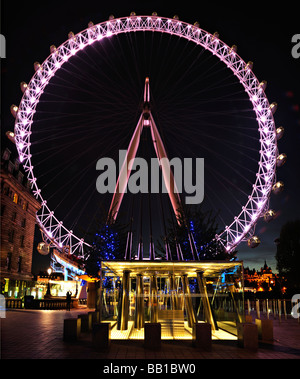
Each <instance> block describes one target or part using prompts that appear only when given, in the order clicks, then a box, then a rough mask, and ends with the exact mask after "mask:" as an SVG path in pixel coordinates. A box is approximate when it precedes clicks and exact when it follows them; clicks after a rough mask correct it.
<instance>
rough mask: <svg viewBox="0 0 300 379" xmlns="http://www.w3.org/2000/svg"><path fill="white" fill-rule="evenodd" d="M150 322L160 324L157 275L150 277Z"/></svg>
mask: <svg viewBox="0 0 300 379" xmlns="http://www.w3.org/2000/svg"><path fill="white" fill-rule="evenodd" d="M150 322H151V323H153V324H156V323H157V322H158V296H157V278H156V275H151V277H150Z"/></svg>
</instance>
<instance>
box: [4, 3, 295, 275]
mask: <svg viewBox="0 0 300 379" xmlns="http://www.w3.org/2000/svg"><path fill="white" fill-rule="evenodd" d="M3 3H4V4H3ZM198 3H199V2H195V1H185V2H181V3H176V2H174V4H173V2H168V1H163V2H162V1H136V2H134V1H131V2H130V1H126V2H124V1H122V2H119V1H110V2H107V3H102V2H99V1H89V2H82V3H78V2H74V3H73V2H61V1H55V0H53V1H51V2H50V1H49V2H42V3H41V2H36V1H28V2H18V4H15V3H12V2H8V1H5V2H2V4H1V33H2V34H3V35H5V37H6V41H7V59H5V60H2V62H1V63H2V75H1V79H2V86H1V108H2V109H1V128H2V133H1V136H2V138H3V135H4V134H5V132H6V131H8V130H12V129H13V119H12V118H11V115H10V111H9V107H10V105H11V104H13V103H15V104H18V103H19V101H20V99H21V92H20V90H19V84H20V82H21V81H26V82H29V80H30V78H31V76H32V75H33V63H34V62H35V61H40V62H43V61H44V59H46V57H47V56H48V55H49V47H50V45H52V44H55V45H56V46H59V45H60V44H61V43H63V42H64V41H65V40H66V38H67V35H68V33H69V32H70V31H71V30H72V31H73V32H74V33H75V34H76V33H77V32H79V31H81V30H83V29H85V28H86V27H87V24H88V22H89V21H91V20H92V21H93V22H94V23H95V24H96V23H99V22H103V21H105V20H107V19H108V16H109V15H110V14H114V16H115V17H123V16H126V15H129V14H130V12H131V11H135V12H136V13H137V14H140V15H147V14H151V13H152V12H153V11H156V12H157V13H158V14H159V15H161V16H164V17H173V16H174V15H175V14H178V15H179V17H180V19H181V20H182V21H186V22H189V23H194V22H195V21H198V22H199V24H200V27H201V28H202V29H204V30H207V31H209V32H211V33H214V32H215V31H218V32H219V34H220V38H221V39H222V40H223V41H224V42H225V43H227V44H228V45H230V46H231V45H233V44H236V45H237V46H238V49H239V50H238V53H239V54H240V56H241V57H242V58H243V59H244V60H245V61H246V62H247V61H249V60H251V61H253V62H254V72H255V74H256V76H257V77H258V78H259V80H266V81H267V82H268V89H267V95H268V98H269V100H270V102H273V101H276V102H277V103H278V104H279V107H278V111H277V112H276V115H275V121H276V124H277V126H284V127H285V129H286V134H285V137H284V139H283V140H282V141H280V143H279V149H280V152H285V153H286V154H287V155H288V159H289V160H288V164H287V165H286V166H284V167H283V168H281V169H279V171H278V180H282V181H284V182H285V185H286V190H285V192H284V194H283V195H281V196H280V197H274V196H272V197H271V205H270V207H271V208H272V209H274V210H276V211H278V214H279V217H278V218H277V219H276V220H275V221H274V222H272V223H271V224H265V223H264V222H262V221H261V222H259V224H258V225H257V229H256V233H257V235H259V236H260V237H261V240H262V243H261V246H260V247H259V248H257V249H256V250H249V249H248V247H247V246H246V245H245V244H242V245H240V246H239V254H238V258H239V259H241V260H244V261H245V265H246V266H250V267H251V268H253V267H255V268H257V269H259V268H260V267H262V266H263V264H264V260H267V263H268V264H269V265H270V266H271V267H272V268H273V270H275V268H276V261H275V258H274V255H275V252H276V247H275V245H274V240H275V239H276V238H277V237H278V236H279V233H280V229H281V227H282V225H283V224H284V223H285V222H286V221H289V220H293V219H296V218H299V217H300V205H299V199H298V193H299V185H300V179H299V164H300V159H299V143H300V110H299V107H300V100H299V99H300V86H299V83H300V59H298V60H297V59H294V58H293V57H292V55H291V49H292V43H291V40H292V36H293V35H294V34H297V33H298V34H299V33H300V29H299V20H298V18H297V12H296V11H295V9H293V7H292V6H291V5H283V3H282V4H280V5H279V6H278V5H276V6H274V5H269V6H266V5H264V6H263V8H261V2H260V3H259V2H249V3H245V2H243V3H240V4H241V5H238V4H236V3H234V4H233V3H232V2H230V4H232V5H228V4H227V3H228V2H222V3H221V4H222V5H220V3H218V2H211V5H205V7H204V8H203V7H201V8H200V7H199V5H198ZM201 3H203V2H201ZM269 4H272V3H269ZM273 8H274V9H273ZM119 42H122V39H121V38H120V39H119ZM162 43H164V42H162ZM180 43H181V42H179V45H178V48H179V49H181V45H180ZM123 46H124V45H123ZM103 53H105V51H104V52H103ZM116 57H117V56H116ZM92 59H93V60H94V61H95V60H96V56H94V57H92ZM109 59H112V57H110V58H109ZM168 59H171V58H170V57H165V64H166V66H165V67H167V68H168V67H169V66H168V65H170V64H171V61H170V60H168ZM192 59H193V55H192V53H191V60H192ZM185 62H186V65H187V67H190V66H189V65H190V64H191V63H189V61H188V60H186V61H185ZM97 64H98V63H97ZM99 64H100V63H99ZM116 67H118V66H115V68H116ZM120 67H121V66H120ZM145 67H147V61H146V63H145ZM203 67H205V66H202V69H203ZM93 69H94V68H91V70H90V72H89V74H91V75H93V74H94V72H93ZM165 73H168V69H166V72H165ZM165 73H164V72H162V73H161V76H163V75H165ZM195 73H196V71H195V70H194V71H193V70H191V75H193V74H195ZM69 74H70V75H71V74H72V73H70V72H69ZM155 74H156V73H155V72H154V73H153V75H154V77H155ZM143 75H144V72H139V73H138V75H137V81H136V82H133V83H131V85H132V87H131V91H132V96H127V94H126V90H128V88H127V89H126V85H127V82H126V75H125V72H124V75H122V78H123V79H124V80H123V82H122V80H121V81H120V89H119V90H118V91H119V92H117V91H116V92H115V93H113V94H112V96H115V99H116V101H115V104H114V106H113V107H112V108H111V112H113V113H114V114H115V115H117V117H118V118H121V119H122V120H123V122H124V123H125V122H127V123H129V122H131V123H132V125H131V127H132V128H134V127H135V124H134V123H135V117H136V113H135V112H133V113H131V114H129V113H128V112H127V111H126V109H127V108H130V109H131V110H132V108H133V107H134V104H135V102H136V103H137V104H138V101H139V96H141V95H142V93H140V92H139V91H140V88H142V86H141V83H142V81H143V80H144V76H143ZM158 77H159V76H158ZM131 78H132V76H131ZM66 79H67V80H68V78H67V77H62V78H61V80H62V81H63V80H66ZM191 79H192V78H191V77H190V78H189V80H190V81H192V80H191ZM70 80H71V79H69V81H70ZM215 80H216V81H218V80H220V79H219V78H218V76H215ZM197 83H198V82H197V80H196V79H195V86H196V85H197ZM199 83H200V82H199ZM57 84H62V82H57ZM77 84H78V85H80V82H78V83H77ZM107 85H108V83H107ZM103 86H105V83H104V84H103ZM91 89H92V88H91ZM152 90H153V92H154V95H155V100H156V101H157V103H158V106H157V107H156V109H155V111H156V113H157V118H158V119H159V117H160V120H161V123H162V124H163V123H164V121H165V120H166V119H168V116H169V115H171V114H172V111H173V109H174V104H173V103H172V104H170V103H168V101H167V99H166V98H164V94H163V87H162V86H160V85H159V84H158V83H157V82H156V83H153V88H152ZM51 95H53V96H54V95H55V93H54V92H53V93H52V94H50V95H49V98H48V99H47V98H45V101H44V104H42V105H41V107H42V108H41V111H42V112H44V113H43V114H44V115H46V116H45V117H44V121H43V122H44V124H43V125H44V126H45V131H47V123H45V120H46V119H47V112H51V110H49V109H50V108H49V106H52V112H54V110H55V108H53V107H55V103H52V105H49V104H50V102H51ZM72 95H74V96H76V94H74V93H72ZM68 96H69V95H68ZM78 96H81V95H80V94H79V95H78ZM118 96H119V98H118ZM207 96H208V94H207ZM77 100H78V102H80V97H78V98H77ZM173 100H174V102H175V104H176V102H177V103H178V104H179V98H177V99H176V98H174V99H173ZM239 100H240V101H243V98H242V99H239ZM107 101H109V99H108V100H107ZM119 103H121V104H122V106H121V107H120V104H119ZM190 104H191V103H190ZM172 106H173V109H172ZM43 107H44V108H43ZM182 108H183V107H182ZM176 109H178V111H177V113H176V112H175V113H176V114H175V116H176V117H177V119H178V120H179V121H180V122H182V123H183V116H184V109H182V113H180V107H177V108H176ZM85 111H87V109H85ZM61 112H63V110H61ZM117 112H118V113H117ZM136 112H138V107H137V110H136ZM153 112H154V111H153ZM164 112H165V113H164ZM194 115H195V116H196V113H194ZM175 116H174V114H173V117H175ZM192 119H193V109H192V108H191V109H189V118H188V120H189V121H190V122H191V123H192ZM41 122H42V121H41ZM91 122H92V121H91ZM158 122H159V121H158ZM226 122H228V123H230V122H231V120H229V119H228V120H227V121H226V120H224V123H226ZM249 122H250V121H249ZM179 126H180V125H179ZM165 127H166V128H167V127H168V126H167V125H166V126H165ZM249 127H251V125H249ZM48 128H49V125H48ZM57 128H58V126H57ZM162 128H163V126H162ZM191 128H192V126H191ZM48 130H49V129H48ZM130 130H131V133H132V129H130ZM130 130H129V132H130ZM170 130H171V129H170ZM174 130H175V129H174ZM191 130H192V129H191ZM166 131H167V130H166ZM129 132H127V131H126V130H125V129H123V130H121V131H120V134H118V142H120V143H119V145H117V149H119V148H120V147H121V146H126V144H127V145H128V142H127V140H128V136H130V133H129ZM41 133H42V132H41ZM111 133H113V129H111ZM228 133H229V132H228ZM228 133H227V134H226V135H227V136H230V134H228ZM53 135H54V131H53ZM226 135H224V136H221V138H223V137H224V138H225V137H226ZM219 137H220V136H219ZM33 138H34V137H33ZM81 138H83V137H81ZM106 138H107V139H109V138H110V137H109V136H108V135H106ZM126 138H127V139H126ZM197 138H199V139H200V136H199V135H198V136H197ZM249 138H250V137H249ZM42 139H43V134H40V135H36V140H35V141H36V143H37V142H38V141H39V143H40V144H39V145H36V146H39V147H37V149H38V148H39V149H41V150H44V151H46V148H45V146H46V145H47V141H46V142H45V144H46V145H43V142H42ZM121 140H122V141H123V143H124V145H122V144H121ZM249 140H250V139H249ZM249 140H247V139H246V140H241V141H240V143H241V144H246V143H247V142H249ZM168 141H169V144H170V145H171V146H168V149H169V150H170V151H171V152H172V148H173V147H174V155H175V154H176V153H178V154H179V155H180V154H182V156H183V155H184V149H182V150H181V152H179V151H180V148H179V147H178V149H177V148H175V147H176V146H178V145H176V140H175V139H174V140H172V137H170V139H169V140H168ZM172 141H174V143H173V142H172ZM184 141H185V142H184V143H188V142H187V140H184ZM196 141H197V140H195V141H193V142H196ZM202 141H203V140H202ZM177 142H178V141H177ZM61 143H63V142H61ZM184 143H183V145H184ZM204 143H205V142H203V144H204ZM249 143H250V142H249ZM103 144H104V145H105V141H103ZM199 144H200V141H199ZM104 145H103V146H102V145H98V148H99V149H100V148H101V149H104ZM63 146H64V145H63V144H62V145H61V148H63ZM184 146H186V145H184ZM91 147H92V144H91V145H90V148H91ZM33 148H34V147H33ZM73 148H74V149H77V150H76V151H78V147H75V146H73ZM70 149H71V146H70ZM190 149H191V151H190V152H191V154H192V147H191V148H190ZM213 149H215V150H216V149H218V145H216V144H215V145H214V147H213ZM37 151H38V150H37ZM103 151H104V150H103ZM225 153H226V152H225ZM70 154H71V150H70ZM103 154H104V153H103ZM193 154H196V152H195V150H194V151H193ZM226 154H227V153H226ZM200 156H201V154H200ZM42 157H43V156H42V155H41V156H40V157H39V156H38V158H37V159H40V158H42ZM95 157H96V156H95ZM98 157H99V156H98ZM84 159H88V161H90V162H93V161H92V158H91V156H90V155H89V154H84V151H83V152H82V160H81V162H82V161H83V160H84ZM41 160H42V159H41ZM246 164H247V163H246ZM38 167H39V162H37V169H38ZM73 169H74V168H73ZM47 170H50V168H49V167H47ZM222 170H223V169H222ZM223 172H224V170H223ZM94 174H95V173H94ZM227 174H228V176H229V177H230V175H233V174H232V173H230V172H228V173H227ZM45 176H47V175H45ZM48 177H49V176H47V178H48ZM45 183H46V182H45ZM54 183H55V186H56V187H57V184H56V183H57V182H54ZM60 183H61V182H60ZM93 183H94V182H93ZM212 185H213V184H212ZM47 186H48V187H49V186H50V184H47ZM49 188H51V187H49ZM49 188H48V190H49ZM80 191H81V192H82V191H83V190H82V189H81V190H80ZM49 193H51V191H50V192H49ZM57 196H59V194H57ZM45 197H47V196H45ZM47 198H48V197H47ZM72 201H73V200H72ZM53 202H54V203H55V204H57V199H55V197H54V198H53ZM232 206H233V205H232ZM65 207H67V208H68V205H65ZM68 209H69V208H68ZM58 212H62V213H63V212H65V209H64V208H61V209H60V210H58ZM89 217H91V215H90V214H89ZM70 218H72V219H74V216H73V215H72V214H70Z"/></svg>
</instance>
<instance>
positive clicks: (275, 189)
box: [272, 182, 284, 195]
mask: <svg viewBox="0 0 300 379" xmlns="http://www.w3.org/2000/svg"><path fill="white" fill-rule="evenodd" d="M272 190H273V193H274V195H279V194H280V193H282V192H283V190H284V183H283V182H277V183H276V184H274V186H273V188H272Z"/></svg>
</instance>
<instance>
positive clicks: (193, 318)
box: [181, 275, 197, 328]
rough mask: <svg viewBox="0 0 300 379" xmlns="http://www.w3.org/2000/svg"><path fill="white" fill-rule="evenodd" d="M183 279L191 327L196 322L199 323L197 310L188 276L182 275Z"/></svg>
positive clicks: (186, 307)
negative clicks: (196, 314) (195, 310)
mask: <svg viewBox="0 0 300 379" xmlns="http://www.w3.org/2000/svg"><path fill="white" fill-rule="evenodd" d="M181 279H182V287H183V293H184V302H185V309H186V312H187V316H188V324H189V327H190V328H193V326H194V324H196V323H197V320H196V316H195V312H194V309H193V304H192V298H191V291H190V286H189V281H188V276H187V275H182V277H181Z"/></svg>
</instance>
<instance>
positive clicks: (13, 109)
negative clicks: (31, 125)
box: [10, 104, 19, 118]
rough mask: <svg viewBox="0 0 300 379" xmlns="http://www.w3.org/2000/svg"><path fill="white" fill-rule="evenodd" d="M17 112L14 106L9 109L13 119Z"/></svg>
mask: <svg viewBox="0 0 300 379" xmlns="http://www.w3.org/2000/svg"><path fill="white" fill-rule="evenodd" d="M18 110H19V108H18V107H17V106H16V105H14V104H13V105H12V106H11V107H10V111H11V114H12V115H13V116H14V118H16V117H17V113H18Z"/></svg>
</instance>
